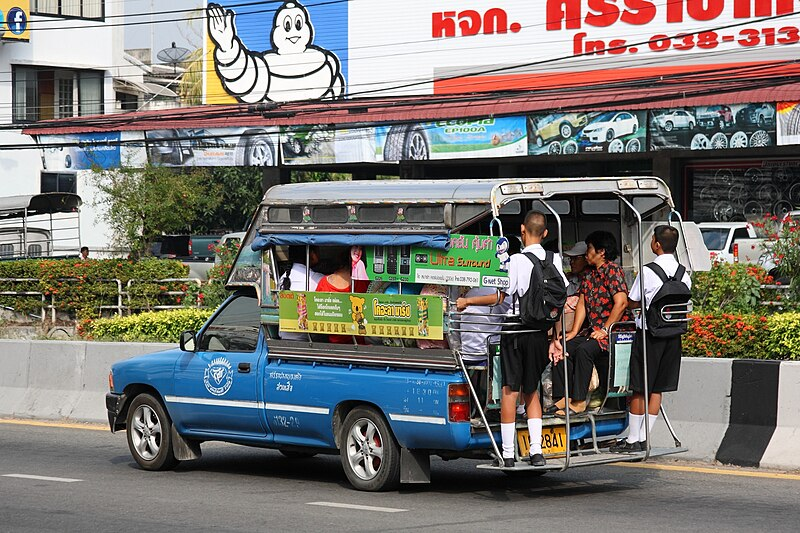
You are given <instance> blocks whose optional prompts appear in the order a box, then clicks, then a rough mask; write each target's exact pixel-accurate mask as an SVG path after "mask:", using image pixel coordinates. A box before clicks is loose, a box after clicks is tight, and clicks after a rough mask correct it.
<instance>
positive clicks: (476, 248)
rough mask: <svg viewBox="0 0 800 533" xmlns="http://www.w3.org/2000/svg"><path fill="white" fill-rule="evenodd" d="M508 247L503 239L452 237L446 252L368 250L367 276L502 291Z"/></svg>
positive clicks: (408, 248)
mask: <svg viewBox="0 0 800 533" xmlns="http://www.w3.org/2000/svg"><path fill="white" fill-rule="evenodd" d="M512 238H514V237H512ZM509 248H510V242H509V240H508V239H507V238H505V237H486V236H480V235H454V236H453V237H452V238H451V239H450V249H449V250H447V251H444V250H433V249H431V248H422V247H419V246H399V247H396V246H375V247H368V248H367V264H369V265H370V268H368V269H367V277H368V278H369V279H370V280H376V281H390V282H398V281H399V282H410V283H435V284H438V285H459V286H466V287H496V288H503V287H507V286H508V261H509V257H510V254H509Z"/></svg>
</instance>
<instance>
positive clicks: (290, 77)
mask: <svg viewBox="0 0 800 533" xmlns="http://www.w3.org/2000/svg"><path fill="white" fill-rule="evenodd" d="M206 12H207V14H208V35H209V37H210V38H211V41H212V42H213V43H214V47H215V49H214V68H215V69H216V71H217V74H218V75H219V79H220V81H222V85H223V87H224V88H225V90H226V91H228V93H230V94H231V95H232V96H234V97H235V98H236V99H237V100H239V101H240V102H244V103H248V104H254V103H258V102H262V101H272V102H294V101H298V100H320V99H333V98H339V97H341V96H342V94H343V93H344V78H343V77H342V74H341V71H340V68H339V58H338V57H336V55H335V54H334V53H333V52H331V51H329V50H325V49H324V48H320V47H318V46H314V45H313V44H311V43H312V42H313V40H314V27H313V26H312V25H311V18H310V17H309V15H308V11H307V10H306V8H305V7H303V6H302V5H301V4H299V3H298V2H296V1H288V2H285V3H284V4H283V5H282V6H281V7H280V8H278V11H277V12H276V13H275V19H274V21H273V24H272V33H271V35H270V41H271V43H272V49H271V50H266V51H264V52H251V51H250V50H248V49H247V48H246V47H245V46H244V44H242V41H241V40H240V39H239V37H238V36H237V35H236V26H235V24H234V13H233V11H231V10H230V9H225V8H223V7H222V6H220V5H219V4H213V3H212V4H208V8H207V9H206Z"/></svg>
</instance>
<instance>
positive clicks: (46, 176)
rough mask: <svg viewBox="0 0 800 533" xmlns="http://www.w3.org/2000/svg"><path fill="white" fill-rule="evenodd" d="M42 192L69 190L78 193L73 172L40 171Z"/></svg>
mask: <svg viewBox="0 0 800 533" xmlns="http://www.w3.org/2000/svg"><path fill="white" fill-rule="evenodd" d="M42 192H69V193H72V194H78V186H77V184H76V180H75V173H73V172H42Z"/></svg>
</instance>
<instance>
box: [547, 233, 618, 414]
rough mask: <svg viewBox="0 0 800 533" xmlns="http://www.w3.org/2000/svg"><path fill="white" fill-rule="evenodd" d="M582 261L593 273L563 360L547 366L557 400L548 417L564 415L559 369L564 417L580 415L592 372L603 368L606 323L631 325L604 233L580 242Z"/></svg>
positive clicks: (613, 246) (612, 243)
mask: <svg viewBox="0 0 800 533" xmlns="http://www.w3.org/2000/svg"><path fill="white" fill-rule="evenodd" d="M585 242H586V261H587V262H588V263H589V265H590V266H593V267H594V268H592V269H589V271H588V272H587V274H586V277H584V278H583V281H582V282H581V285H580V287H578V294H579V295H580V299H579V300H578V305H577V307H576V308H575V320H574V322H573V325H572V329H571V330H570V331H569V333H567V354H568V357H566V358H565V359H564V361H566V362H564V361H562V362H561V363H559V364H557V365H554V366H553V398H560V399H559V400H558V401H557V402H556V403H555V405H554V406H553V408H551V412H552V413H553V414H555V415H556V416H564V414H565V413H564V409H565V407H566V400H565V398H564V396H565V394H564V392H565V387H564V366H563V365H564V364H566V365H567V374H568V377H569V385H570V387H569V390H570V394H569V409H570V410H571V413H570V414H573V413H575V414H577V413H581V412H583V411H585V410H586V406H587V404H588V399H587V396H588V393H589V380H590V379H591V377H592V368H593V367H594V366H598V367H600V368H598V373H599V374H600V375H603V372H602V371H606V370H607V369H608V330H609V328H610V327H611V324H613V323H614V322H619V321H621V320H623V321H625V320H631V316H630V313H629V311H628V286H627V284H626V283H625V276H624V273H623V271H622V267H620V266H619V265H618V264H617V263H615V262H614V260H615V259H616V258H617V256H618V255H619V251H618V248H617V241H616V239H615V238H614V236H613V235H612V234H611V233H609V232H607V231H594V232H592V233H590V234H589V235H588V236H587V237H586V239H585Z"/></svg>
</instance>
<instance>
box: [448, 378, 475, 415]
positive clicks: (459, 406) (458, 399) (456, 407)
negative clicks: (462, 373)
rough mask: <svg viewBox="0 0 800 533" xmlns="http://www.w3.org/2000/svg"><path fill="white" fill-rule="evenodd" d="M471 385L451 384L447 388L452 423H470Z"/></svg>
mask: <svg viewBox="0 0 800 533" xmlns="http://www.w3.org/2000/svg"><path fill="white" fill-rule="evenodd" d="M469 413H470V404H469V385H467V384H466V383H451V384H450V385H449V386H448V387H447V414H448V418H449V419H450V422H469Z"/></svg>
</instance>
